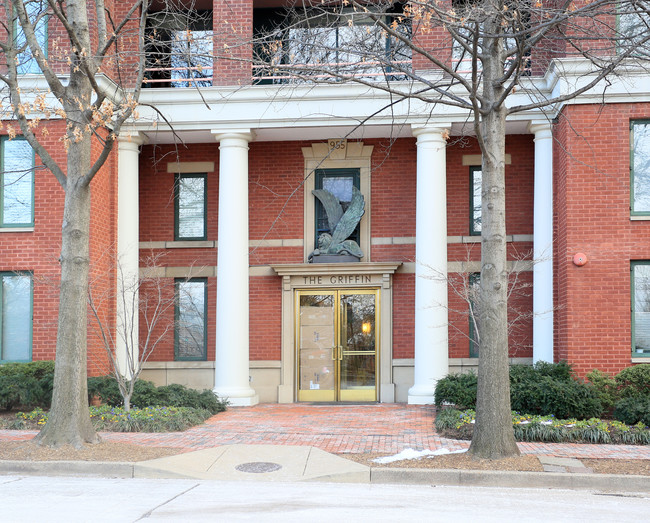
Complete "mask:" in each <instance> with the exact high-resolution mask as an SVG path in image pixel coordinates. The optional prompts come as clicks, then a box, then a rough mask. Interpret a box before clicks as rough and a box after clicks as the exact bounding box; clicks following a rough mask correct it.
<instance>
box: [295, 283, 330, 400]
mask: <svg viewBox="0 0 650 523" xmlns="http://www.w3.org/2000/svg"><path fill="white" fill-rule="evenodd" d="M298 300H299V303H298V318H297V320H298V321H297V323H298V330H299V332H298V362H299V376H298V401H336V368H335V367H336V364H337V361H336V359H335V358H336V353H337V351H336V324H335V321H336V318H335V314H334V311H335V310H336V309H335V304H336V293H335V292H322V293H319V294H299V295H298Z"/></svg>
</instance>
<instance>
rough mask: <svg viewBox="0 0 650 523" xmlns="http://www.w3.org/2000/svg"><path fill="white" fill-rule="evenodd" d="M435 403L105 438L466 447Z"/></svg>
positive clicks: (631, 452) (543, 450)
mask: <svg viewBox="0 0 650 523" xmlns="http://www.w3.org/2000/svg"><path fill="white" fill-rule="evenodd" d="M434 412H435V410H434V408H433V407H431V406H418V405H403V404H377V405H350V406H346V405H305V404H293V405H277V404H273V405H271V404H267V405H257V406H255V407H240V408H230V409H228V410H227V411H226V412H223V413H221V414H218V415H217V416H214V417H212V418H211V419H209V420H208V421H207V422H206V423H205V424H204V425H202V426H200V427H195V428H192V429H189V430H187V431H185V432H182V433H164V434H151V433H115V432H105V433H102V437H103V438H104V440H106V441H115V442H122V443H135V444H138V445H148V446H155V447H179V448H184V449H187V450H198V449H204V448H209V447H216V446H219V445H228V444H235V443H242V444H267V445H311V446H314V447H318V448H321V449H323V450H325V451H328V452H333V453H360V452H378V453H382V454H394V453H397V452H400V451H401V450H403V449H405V448H413V449H417V450H421V449H431V450H435V449H438V448H443V447H444V448H448V449H449V450H458V449H464V448H467V447H468V446H469V442H467V441H457V440H450V439H446V438H441V437H440V436H438V435H437V434H436V432H435V430H434V427H433V419H434ZM34 434H36V433H35V432H34V431H9V430H4V431H0V441H9V440H24V439H31V438H32V437H33V436H34ZM519 448H520V449H521V451H522V452H523V453H524V454H539V455H547V456H556V457H576V458H619V459H650V446H634V445H586V444H575V443H520V444H519Z"/></svg>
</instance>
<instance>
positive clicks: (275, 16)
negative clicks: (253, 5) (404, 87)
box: [253, 3, 411, 83]
mask: <svg viewBox="0 0 650 523" xmlns="http://www.w3.org/2000/svg"><path fill="white" fill-rule="evenodd" d="M297 11H298V13H299V14H298V15H295V16H292V15H288V14H287V12H286V11H285V12H283V11H282V10H277V9H275V10H274V9H256V10H255V13H254V20H253V26H254V32H255V40H256V42H257V45H256V46H255V55H256V61H257V62H258V63H259V62H263V63H268V64H269V65H270V67H265V66H257V67H256V73H255V76H257V77H263V76H265V77H273V78H268V79H265V80H258V83H284V82H288V81H303V80H304V77H305V76H309V75H310V74H315V75H319V76H321V77H322V75H323V74H324V73H323V71H324V70H325V71H331V72H332V73H335V74H346V75H348V74H350V75H351V74H354V75H355V76H357V77H363V78H369V79H372V78H378V79H382V80H384V79H386V78H387V77H389V78H390V79H400V78H403V76H400V75H399V70H400V69H407V68H409V69H410V64H411V49H410V48H409V47H408V46H407V45H406V44H405V43H404V42H402V41H400V40H398V39H396V38H394V37H390V36H388V35H387V34H385V33H384V32H383V31H382V30H381V28H379V27H376V22H375V21H374V20H373V19H372V18H371V17H370V16H368V14H367V13H366V12H364V11H361V10H358V9H356V8H352V7H338V8H323V7H314V8H308V9H304V10H297ZM401 13H402V5H401V4H399V3H395V4H393V5H392V6H390V7H389V8H388V9H387V10H386V11H385V12H382V13H381V15H382V17H383V21H384V22H385V23H386V24H388V25H393V26H394V27H395V28H396V29H397V30H398V31H400V32H401V33H402V34H404V35H405V36H407V37H410V34H411V27H410V20H409V19H407V18H404V19H402V18H401V17H400V16H399V15H400V14H401ZM377 14H379V12H378V13H377ZM373 58H374V59H373ZM282 64H285V65H289V64H291V65H294V66H302V65H310V64H311V65H315V64H319V65H318V68H313V69H312V70H310V68H309V67H305V68H300V70H298V69H297V68H294V69H293V74H296V73H299V75H300V77H301V78H300V79H298V78H296V77H291V78H290V76H291V75H292V70H289V69H288V70H287V71H286V72H285V73H282V72H280V74H279V75H278V74H276V73H275V72H274V70H273V66H281V65H282ZM281 69H282V68H281V67H280V70H281ZM396 71H397V74H395V72H396ZM398 77H399V78H398Z"/></svg>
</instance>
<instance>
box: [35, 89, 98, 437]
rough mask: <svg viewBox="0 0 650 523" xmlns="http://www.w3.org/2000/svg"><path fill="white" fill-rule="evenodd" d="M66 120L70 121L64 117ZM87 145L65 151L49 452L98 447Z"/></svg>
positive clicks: (45, 430) (47, 431)
mask: <svg viewBox="0 0 650 523" xmlns="http://www.w3.org/2000/svg"><path fill="white" fill-rule="evenodd" d="M80 99H83V97H82V96H80ZM68 109H69V108H68ZM71 111H72V110H71ZM76 116H77V117H78V116H79V114H78V113H77V115H76ZM71 117H72V118H71ZM68 118H70V119H72V120H73V121H75V120H74V118H75V116H73V115H71V114H70V113H68ZM76 121H80V119H77V120H76ZM70 135H72V132H71V133H70ZM90 142H91V140H90V136H88V134H85V136H84V137H83V138H82V139H81V140H80V141H78V142H75V141H73V140H71V143H70V145H69V149H68V158H67V162H68V176H67V184H66V189H65V207H64V209H63V230H62V237H61V260H60V261H61V290H60V295H59V323H58V332H57V339H56V362H55V366H54V393H53V396H52V407H51V409H50V414H49V416H48V421H47V424H46V425H45V427H43V429H42V430H41V432H40V433H39V434H38V436H37V437H36V441H37V442H38V443H39V444H41V445H47V446H50V447H58V446H61V445H72V446H74V447H75V448H80V447H83V445H84V444H85V443H98V442H99V437H98V435H97V433H96V432H95V429H94V427H93V425H92V423H91V421H90V412H89V409H88V381H87V312H88V309H87V307H88V271H89V264H90V254H89V250H90V248H89V230H90V186H89V184H88V183H85V181H84V178H83V175H84V174H85V173H87V172H88V171H89V169H90V150H91V143H90Z"/></svg>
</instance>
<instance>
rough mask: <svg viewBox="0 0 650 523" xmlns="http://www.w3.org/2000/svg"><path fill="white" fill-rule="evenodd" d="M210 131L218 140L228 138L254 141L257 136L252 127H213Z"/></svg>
mask: <svg viewBox="0 0 650 523" xmlns="http://www.w3.org/2000/svg"><path fill="white" fill-rule="evenodd" d="M210 132H211V133H212V136H214V139H215V140H216V141H217V142H222V141H224V140H228V139H235V140H245V141H246V142H252V141H253V139H254V138H255V131H253V130H252V129H211V130H210Z"/></svg>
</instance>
